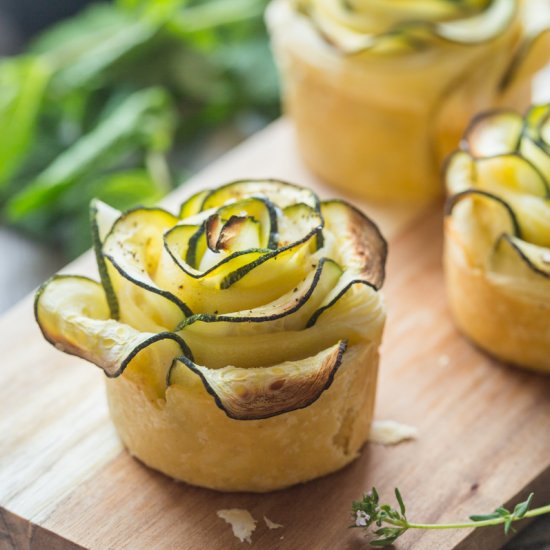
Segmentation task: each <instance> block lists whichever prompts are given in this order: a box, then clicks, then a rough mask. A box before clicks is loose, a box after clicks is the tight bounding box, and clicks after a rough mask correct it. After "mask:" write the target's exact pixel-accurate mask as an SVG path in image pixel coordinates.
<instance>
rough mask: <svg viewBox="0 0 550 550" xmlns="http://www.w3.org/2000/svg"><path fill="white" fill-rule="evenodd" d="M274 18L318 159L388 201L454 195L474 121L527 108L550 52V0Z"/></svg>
mask: <svg viewBox="0 0 550 550" xmlns="http://www.w3.org/2000/svg"><path fill="white" fill-rule="evenodd" d="M267 22H268V24H269V28H270V31H271V36H272V42H273V46H274V50H275V53H276V57H277V59H278V64H279V67H280V73H281V77H282V81H283V91H284V102H285V106H286V108H287V110H288V112H289V114H290V116H291V118H292V119H293V121H294V124H295V126H296V130H297V138H298V145H299V147H300V149H301V151H302V153H303V155H304V157H305V160H306V162H307V163H308V164H309V165H310V167H311V168H312V169H313V170H314V171H315V172H316V173H318V174H319V175H320V176H321V177H322V178H323V179H325V180H326V181H327V182H329V183H331V184H333V185H336V186H338V187H344V188H346V189H348V190H350V191H353V192H354V193H356V194H360V195H363V196H365V197H367V198H371V199H375V200H380V201H385V202H410V201H417V202H418V201H426V200H429V199H430V198H432V197H434V196H436V195H440V194H442V193H443V189H442V186H441V184H440V178H439V166H440V165H441V161H442V160H443V159H444V158H445V157H446V156H447V155H448V154H449V153H450V152H451V151H452V150H453V149H454V148H455V147H456V144H457V143H458V140H459V138H460V135H461V134H462V132H463V131H464V128H465V127H466V126H467V124H468V122H469V120H470V119H471V117H472V116H473V115H474V114H475V113H477V112H480V111H482V110H486V109H489V108H492V107H496V106H504V105H506V106H509V107H516V108H517V107H519V108H524V107H525V106H526V105H527V104H528V103H529V92H530V86H531V77H532V75H533V74H534V73H535V71H536V70H538V69H539V68H540V67H542V66H543V65H544V63H546V62H547V60H548V51H549V49H550V31H549V30H548V28H549V27H550V4H548V3H547V2H546V1H545V0H527V1H526V2H520V1H518V0H458V1H454V2H449V1H447V0H421V1H412V0H411V1H402V0H273V1H272V3H271V5H270V7H269V9H268V12H267Z"/></svg>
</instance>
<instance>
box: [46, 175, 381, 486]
mask: <svg viewBox="0 0 550 550" xmlns="http://www.w3.org/2000/svg"><path fill="white" fill-rule="evenodd" d="M92 223H93V231H94V238H95V249H96V256H97V262H98V267H99V272H100V275H101V282H96V281H94V280H92V279H88V278H85V277H78V276H56V277H54V278H53V279H51V280H50V281H48V282H47V283H46V284H45V285H44V286H43V287H42V288H41V289H40V290H39V292H38V293H37V298H36V317H37V320H38V323H39V325H40V327H41V329H42V331H43V333H44V336H45V337H46V338H47V339H48V340H49V341H50V342H51V343H52V344H54V345H55V346H56V347H57V348H58V349H60V350H62V351H65V352H67V353H72V354H75V355H78V356H80V357H83V358H85V359H87V360H89V361H91V362H93V363H95V364H96V365H98V366H99V367H101V368H102V369H103V370H104V372H105V374H106V375H107V393H108V399H109V406H110V410H111V415H112V419H113V422H114V423H115V426H116V428H117V430H118V432H119V434H120V436H121V438H122V440H123V442H124V444H125V445H126V446H127V447H128V449H129V450H130V452H131V453H132V454H133V455H135V456H136V457H138V458H139V459H140V460H142V461H143V462H144V463H145V464H147V465H149V466H151V467H153V468H156V469H158V470H160V471H162V472H164V473H165V474H168V475H169V476H172V477H174V478H176V479H180V480H184V481H187V482H189V483H193V484H196V485H202V486H205V487H210V488H214V489H219V490H224V491H269V490H273V489H279V488H282V487H286V486H288V485H292V484H295V483H299V482H303V481H307V480H309V479H312V478H315V477H317V476H321V475H324V474H327V473H329V472H332V471H334V470H337V469H338V468H341V467H342V466H344V465H345V464H347V463H349V462H350V461H352V460H353V459H355V458H356V457H357V456H358V453H359V450H360V448H361V447H362V445H363V444H364V443H365V441H366V439H367V436H368V433H369V427H370V423H371V419H372V413H373V406H374V397H375V391H376V378H377V369H378V347H379V344H380V340H381V337H382V331H383V327H384V321H385V308H384V305H383V302H382V299H381V296H380V293H379V288H380V287H381V286H382V283H383V280H384V266H385V261H386V243H385V241H384V239H383V237H382V236H381V234H380V232H379V231H378V229H377V227H376V225H375V224H374V223H373V222H372V221H371V220H369V219H368V218H367V217H366V216H364V215H363V214H362V213H361V212H359V211H358V210H356V209H355V208H354V207H352V206H350V205H349V204H347V203H345V202H342V201H327V202H320V201H319V199H318V198H317V196H316V195H315V194H314V193H313V192H311V191H309V190H308V189H304V188H301V187H297V186H294V185H291V184H287V183H284V182H280V181H271V180H266V181H239V182H235V183H230V184H227V185H224V186H222V187H219V188H218V189H215V190H208V191H201V192H200V193H198V194H196V195H194V196H192V197H191V198H190V199H189V200H187V201H186V202H185V203H184V204H183V205H182V206H181V209H180V211H179V213H178V214H177V215H174V214H171V213H169V212H167V211H165V210H162V209H159V208H153V209H145V208H138V209H135V210H132V211H129V212H126V213H124V214H122V213H120V212H117V211H115V210H113V209H111V208H109V207H108V206H106V205H104V204H102V203H95V205H94V208H93V220H92Z"/></svg>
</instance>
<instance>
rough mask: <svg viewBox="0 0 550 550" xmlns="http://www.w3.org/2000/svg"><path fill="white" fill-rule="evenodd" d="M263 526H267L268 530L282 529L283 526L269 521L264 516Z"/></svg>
mask: <svg viewBox="0 0 550 550" xmlns="http://www.w3.org/2000/svg"><path fill="white" fill-rule="evenodd" d="M264 521H265V524H266V525H267V527H268V529H280V528H281V527H284V525H282V524H280V523H275V522H274V521H271V520H270V519H269V518H267V517H265V516H264Z"/></svg>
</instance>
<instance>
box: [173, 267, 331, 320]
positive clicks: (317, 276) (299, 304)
mask: <svg viewBox="0 0 550 550" xmlns="http://www.w3.org/2000/svg"><path fill="white" fill-rule="evenodd" d="M327 261H332V260H329V259H328V258H321V259H320V260H319V264H318V265H317V269H316V270H315V276H314V278H313V281H312V283H311V286H310V287H309V288H308V290H307V292H306V293H305V294H304V295H303V296H302V299H301V300H300V301H299V302H297V303H296V305H294V306H293V307H292V308H291V309H288V310H286V311H285V312H284V313H275V314H273V315H266V316H264V317H232V316H231V315H227V314H222V315H213V314H209V313H197V314H196V315H192V316H191V317H188V318H187V319H184V320H183V322H182V323H181V324H180V325H179V326H178V327H177V328H176V331H180V330H183V329H184V328H185V327H187V326H189V325H192V324H193V323H196V322H197V321H201V322H203V323H216V322H227V323H264V322H267V321H276V320H277V319H282V318H283V317H286V316H287V315H290V314H292V313H295V312H296V311H298V310H299V309H300V308H301V307H302V306H303V305H304V304H305V303H306V302H307V301H308V300H309V299H310V297H311V295H312V294H313V292H314V291H315V288H316V287H317V284H318V283H319V279H320V278H321V273H322V272H323V266H324V264H325V262H327Z"/></svg>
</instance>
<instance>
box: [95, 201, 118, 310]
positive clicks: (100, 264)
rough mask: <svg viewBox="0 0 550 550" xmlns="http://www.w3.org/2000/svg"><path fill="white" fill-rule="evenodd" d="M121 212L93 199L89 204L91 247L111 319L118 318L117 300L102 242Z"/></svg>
mask: <svg viewBox="0 0 550 550" xmlns="http://www.w3.org/2000/svg"><path fill="white" fill-rule="evenodd" d="M120 215H121V212H119V211H118V210H116V209H115V208H112V207H111V206H109V205H108V204H105V203H104V202H102V201H100V200H97V199H94V200H93V201H92V202H91V204H90V226H91V228H92V246H93V249H94V254H95V259H96V262H97V268H98V271H99V277H100V279H101V284H102V285H103V288H104V290H105V294H106V296H107V303H108V304H109V310H110V312H111V318H112V319H118V317H119V305H118V300H117V297H116V294H115V291H114V288H113V284H112V282H111V278H110V277H109V272H108V269H107V263H106V262H105V258H104V256H103V250H102V248H103V241H104V240H105V237H107V235H108V234H109V232H110V231H111V229H112V227H113V225H114V224H115V222H116V220H117V219H118V218H119V217H120Z"/></svg>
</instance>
